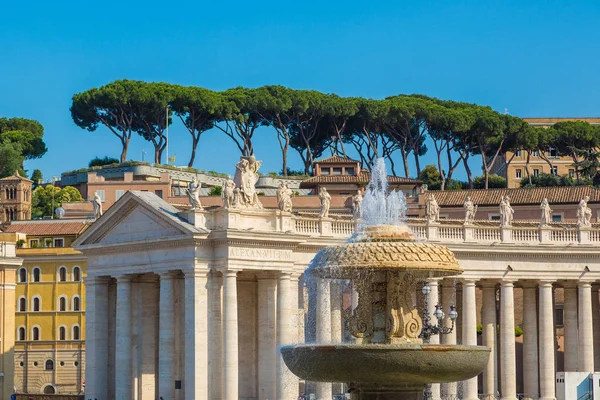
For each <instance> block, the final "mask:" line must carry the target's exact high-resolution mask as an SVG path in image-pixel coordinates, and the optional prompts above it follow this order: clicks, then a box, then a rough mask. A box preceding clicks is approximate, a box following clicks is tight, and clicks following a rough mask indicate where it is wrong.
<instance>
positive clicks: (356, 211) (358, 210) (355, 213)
mask: <svg viewBox="0 0 600 400" xmlns="http://www.w3.org/2000/svg"><path fill="white" fill-rule="evenodd" d="M362 202H363V192H362V190H359V191H358V193H356V194H355V195H354V197H352V217H353V218H355V219H361V218H362V213H363V208H362Z"/></svg>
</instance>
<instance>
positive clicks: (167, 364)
mask: <svg viewBox="0 0 600 400" xmlns="http://www.w3.org/2000/svg"><path fill="white" fill-rule="evenodd" d="M174 281H175V277H174V276H173V275H172V274H170V273H163V274H160V289H159V290H160V292H159V304H158V313H159V315H158V321H159V326H160V329H159V330H158V395H159V396H162V397H163V398H165V399H174V398H175V371H174V367H175V307H174V299H173V283H174Z"/></svg>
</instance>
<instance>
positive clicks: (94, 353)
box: [84, 276, 110, 399]
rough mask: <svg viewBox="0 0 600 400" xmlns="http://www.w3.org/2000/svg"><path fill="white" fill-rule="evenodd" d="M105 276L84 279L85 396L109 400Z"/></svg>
mask: <svg viewBox="0 0 600 400" xmlns="http://www.w3.org/2000/svg"><path fill="white" fill-rule="evenodd" d="M109 281H110V278H108V277H104V276H86V277H85V278H84V282H85V296H86V304H85V308H86V310H85V311H86V318H85V320H86V322H85V332H86V338H85V345H86V350H85V351H86V356H87V357H86V363H85V376H86V379H85V384H86V386H85V396H86V398H92V399H95V398H97V399H108V385H107V382H108V381H109V379H108V363H109V360H108V283H109Z"/></svg>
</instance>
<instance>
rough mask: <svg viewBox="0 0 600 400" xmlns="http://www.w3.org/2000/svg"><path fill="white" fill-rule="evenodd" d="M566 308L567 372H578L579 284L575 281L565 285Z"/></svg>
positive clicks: (564, 316) (564, 313) (564, 312)
mask: <svg viewBox="0 0 600 400" xmlns="http://www.w3.org/2000/svg"><path fill="white" fill-rule="evenodd" d="M563 293H564V308H563V319H564V322H563V326H564V331H565V352H564V354H565V366H564V369H565V371H567V372H576V371H577V365H578V361H577V359H578V354H577V353H578V350H577V348H578V347H579V346H578V344H577V343H578V342H579V339H578V336H579V333H578V330H577V324H578V322H577V286H576V284H575V283H574V282H567V283H565V284H564V285H563Z"/></svg>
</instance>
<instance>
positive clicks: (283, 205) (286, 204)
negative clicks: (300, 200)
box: [277, 182, 294, 212]
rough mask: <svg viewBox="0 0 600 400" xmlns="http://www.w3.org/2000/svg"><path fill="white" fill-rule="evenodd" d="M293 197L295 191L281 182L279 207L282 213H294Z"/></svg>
mask: <svg viewBox="0 0 600 400" xmlns="http://www.w3.org/2000/svg"><path fill="white" fill-rule="evenodd" d="M292 196H294V191H293V190H292V189H290V188H289V187H288V185H286V184H285V182H281V183H280V184H279V188H278V189H277V207H279V209H280V210H281V211H285V212H292Z"/></svg>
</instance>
